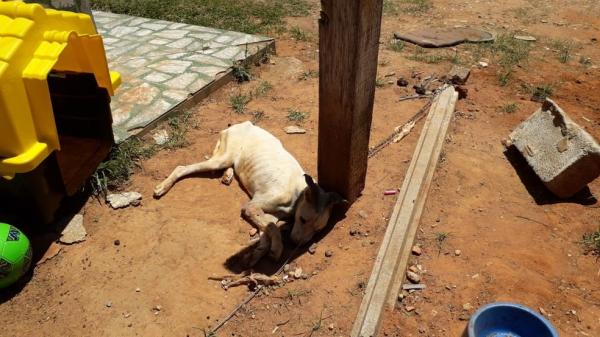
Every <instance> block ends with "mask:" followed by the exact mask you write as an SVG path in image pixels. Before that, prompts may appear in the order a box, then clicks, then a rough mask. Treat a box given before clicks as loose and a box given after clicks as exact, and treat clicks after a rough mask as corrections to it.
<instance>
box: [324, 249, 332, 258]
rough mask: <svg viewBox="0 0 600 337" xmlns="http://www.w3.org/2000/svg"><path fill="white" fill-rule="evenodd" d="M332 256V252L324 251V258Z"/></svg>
mask: <svg viewBox="0 0 600 337" xmlns="http://www.w3.org/2000/svg"><path fill="white" fill-rule="evenodd" d="M332 256H333V251H332V250H326V251H325V257H332Z"/></svg>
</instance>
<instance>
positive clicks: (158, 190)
mask: <svg viewBox="0 0 600 337" xmlns="http://www.w3.org/2000/svg"><path fill="white" fill-rule="evenodd" d="M168 190H169V189H168V187H167V186H166V184H165V183H164V182H162V183H160V184H158V185H156V187H155V188H154V197H155V198H160V197H162V196H163V195H165V193H167V191H168Z"/></svg>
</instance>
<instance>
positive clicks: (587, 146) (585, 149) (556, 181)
mask: <svg viewBox="0 0 600 337" xmlns="http://www.w3.org/2000/svg"><path fill="white" fill-rule="evenodd" d="M508 142H509V143H508V144H507V145H510V144H512V145H514V146H515V147H516V148H517V149H518V150H519V152H521V154H522V155H523V157H525V159H526V160H527V163H528V164H529V166H531V167H532V168H533V170H534V171H535V173H536V174H537V175H538V177H540V179H541V180H542V182H544V184H545V185H546V187H547V188H548V189H549V190H550V191H551V192H552V193H554V194H556V195H557V196H558V197H561V198H568V197H570V196H572V195H573V194H575V193H577V192H579V191H580V190H581V189H583V188H584V187H585V186H586V185H587V184H588V183H590V182H591V181H592V180H594V179H596V178H597V177H598V176H600V146H599V145H598V143H597V142H596V141H595V140H594V138H592V136H591V135H590V134H589V133H587V132H586V131H585V130H584V129H583V128H582V127H580V126H579V125H577V124H576V123H575V122H573V121H572V120H571V119H570V118H569V116H568V115H567V114H566V113H565V112H564V111H563V110H562V109H561V108H560V107H559V106H558V105H557V104H556V103H554V102H553V101H552V100H550V99H547V100H546V101H545V102H544V104H543V106H542V108H541V109H539V110H538V111H536V112H535V113H534V114H533V115H531V116H530V117H529V118H528V119H527V120H525V121H524V122H523V123H521V124H520V125H519V126H518V127H517V128H516V129H515V130H514V131H513V132H512V133H511V134H510V136H509V140H508Z"/></svg>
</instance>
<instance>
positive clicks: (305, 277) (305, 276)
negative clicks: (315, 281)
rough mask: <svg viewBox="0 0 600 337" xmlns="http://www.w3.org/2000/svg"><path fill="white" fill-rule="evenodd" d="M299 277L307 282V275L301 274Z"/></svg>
mask: <svg viewBox="0 0 600 337" xmlns="http://www.w3.org/2000/svg"><path fill="white" fill-rule="evenodd" d="M300 277H301V278H302V279H303V280H308V274H306V273H302V275H300Z"/></svg>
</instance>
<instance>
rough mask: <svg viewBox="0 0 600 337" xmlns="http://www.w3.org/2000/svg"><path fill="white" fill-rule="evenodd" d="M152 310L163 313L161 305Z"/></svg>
mask: <svg viewBox="0 0 600 337" xmlns="http://www.w3.org/2000/svg"><path fill="white" fill-rule="evenodd" d="M152 310H154V311H161V310H162V306H160V304H157V305H155V306H154V308H152Z"/></svg>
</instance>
